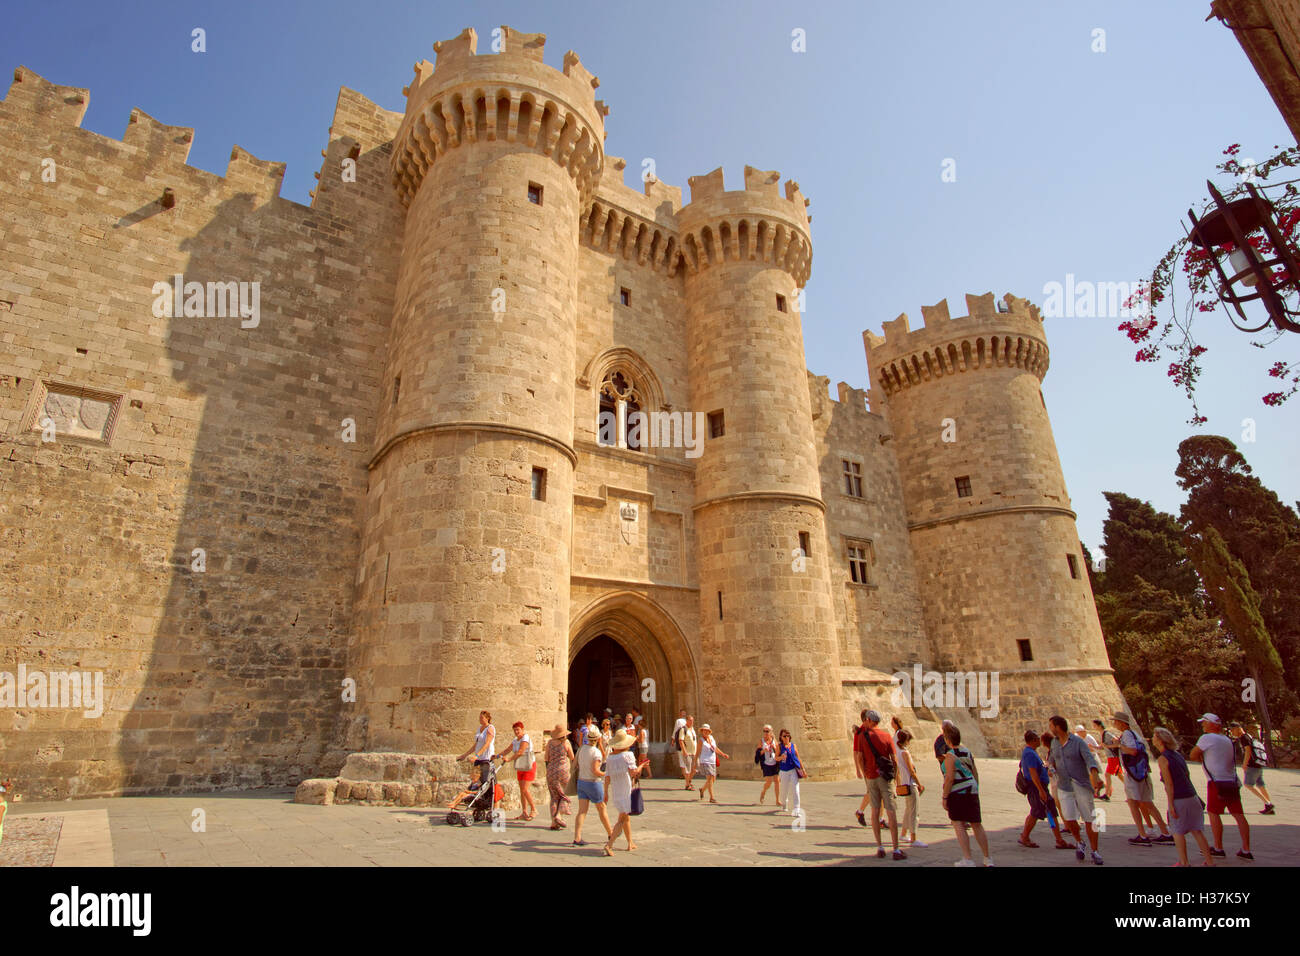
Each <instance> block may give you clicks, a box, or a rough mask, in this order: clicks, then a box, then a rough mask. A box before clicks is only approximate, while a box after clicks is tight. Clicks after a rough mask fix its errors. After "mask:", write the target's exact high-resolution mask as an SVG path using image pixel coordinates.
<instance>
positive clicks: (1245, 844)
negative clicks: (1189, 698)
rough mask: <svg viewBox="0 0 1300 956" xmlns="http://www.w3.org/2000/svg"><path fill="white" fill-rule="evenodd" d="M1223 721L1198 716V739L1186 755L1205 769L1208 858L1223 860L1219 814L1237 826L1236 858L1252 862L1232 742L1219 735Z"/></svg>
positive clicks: (1211, 717)
mask: <svg viewBox="0 0 1300 956" xmlns="http://www.w3.org/2000/svg"><path fill="white" fill-rule="evenodd" d="M1222 728H1223V721H1221V720H1220V719H1219V718H1218V715H1216V714H1203V715H1202V716H1201V730H1202V731H1204V733H1202V734H1201V736H1200V739H1199V740H1197V741H1196V746H1195V747H1193V748H1192V752H1191V753H1190V754H1188V755H1187V759H1188V760H1189V761H1196V762H1199V763H1200V764H1201V766H1203V767H1204V768H1205V777H1206V781H1207V782H1206V784H1205V812H1206V813H1208V814H1209V815H1210V833H1211V834H1213V836H1214V846H1213V847H1211V848H1210V855H1211V856H1227V853H1226V852H1225V851H1224V849H1223V814H1225V813H1227V814H1228V815H1229V816H1231V817H1232V819H1233V820H1235V821H1236V822H1237V831H1238V832H1239V833H1240V834H1241V849H1240V850H1238V851H1237V856H1239V857H1241V858H1242V859H1243V860H1253V859H1255V857H1254V856H1253V855H1252V854H1251V852H1250V824H1249V823H1248V822H1247V821H1246V813H1245V811H1244V810H1242V809H1241V782H1240V781H1239V780H1238V779H1237V764H1236V761H1234V760H1233V758H1232V744H1233V741H1232V738H1230V737H1225V736H1224V735H1223V730H1222Z"/></svg>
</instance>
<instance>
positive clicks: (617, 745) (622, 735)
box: [609, 727, 636, 753]
mask: <svg viewBox="0 0 1300 956" xmlns="http://www.w3.org/2000/svg"><path fill="white" fill-rule="evenodd" d="M635 744H636V735H635V734H629V733H628V732H627V730H626V729H624V728H622V727H620V728H619V730H618V733H616V734H615V735H614V739H613V740H611V741H610V742H609V749H610V750H611V751H612V752H613V753H618V752H619V751H620V750H627V749H628V748H630V747H632V746H634V745H635Z"/></svg>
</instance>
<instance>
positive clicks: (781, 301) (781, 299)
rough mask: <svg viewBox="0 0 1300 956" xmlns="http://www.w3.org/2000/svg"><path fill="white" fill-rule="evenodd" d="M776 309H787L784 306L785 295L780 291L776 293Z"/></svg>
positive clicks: (781, 310)
mask: <svg viewBox="0 0 1300 956" xmlns="http://www.w3.org/2000/svg"><path fill="white" fill-rule="evenodd" d="M776 311H778V312H785V311H787V309H786V307H785V296H783V295H782V294H781V293H779V292H778V293H777V294H776Z"/></svg>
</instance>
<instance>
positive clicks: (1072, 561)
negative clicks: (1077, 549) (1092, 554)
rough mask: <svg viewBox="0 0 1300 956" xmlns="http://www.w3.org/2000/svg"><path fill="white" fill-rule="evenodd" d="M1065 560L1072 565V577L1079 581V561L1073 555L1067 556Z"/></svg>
mask: <svg viewBox="0 0 1300 956" xmlns="http://www.w3.org/2000/svg"><path fill="white" fill-rule="evenodd" d="M1065 560H1066V563H1068V564H1069V565H1070V577H1072V578H1076V579H1077V578H1078V577H1079V559H1078V558H1076V557H1075V556H1074V555H1072V554H1067V555H1066V556H1065Z"/></svg>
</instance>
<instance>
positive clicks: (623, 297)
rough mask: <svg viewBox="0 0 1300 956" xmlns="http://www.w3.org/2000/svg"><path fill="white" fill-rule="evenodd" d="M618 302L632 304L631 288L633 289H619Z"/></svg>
mask: <svg viewBox="0 0 1300 956" xmlns="http://www.w3.org/2000/svg"><path fill="white" fill-rule="evenodd" d="M618 304H619V305H631V304H632V290H631V289H619V290H618Z"/></svg>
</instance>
